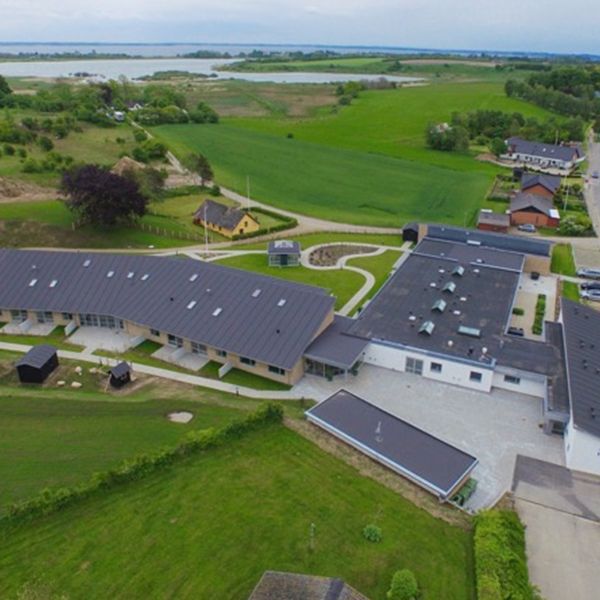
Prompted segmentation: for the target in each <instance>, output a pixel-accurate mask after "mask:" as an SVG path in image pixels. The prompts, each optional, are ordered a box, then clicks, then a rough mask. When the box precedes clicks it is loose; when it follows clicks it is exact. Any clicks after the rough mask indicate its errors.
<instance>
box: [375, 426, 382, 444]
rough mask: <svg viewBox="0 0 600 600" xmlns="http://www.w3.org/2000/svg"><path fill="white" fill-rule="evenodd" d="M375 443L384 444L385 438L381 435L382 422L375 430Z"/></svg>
mask: <svg viewBox="0 0 600 600" xmlns="http://www.w3.org/2000/svg"><path fill="white" fill-rule="evenodd" d="M375 441H376V442H377V443H378V444H381V442H383V436H382V435H381V421H379V422H378V423H377V427H376V429H375Z"/></svg>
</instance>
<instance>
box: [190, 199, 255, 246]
mask: <svg viewBox="0 0 600 600" xmlns="http://www.w3.org/2000/svg"><path fill="white" fill-rule="evenodd" d="M194 223H195V224H196V225H202V227H206V228H207V229H210V230H211V231H215V232H216V233H220V234H221V235H224V236H225V237H228V238H232V237H234V236H236V235H244V234H247V233H254V232H255V231H258V230H259V229H260V223H259V222H258V220H257V219H256V218H255V217H253V216H252V215H251V214H250V213H249V212H247V211H245V210H241V209H239V208H235V207H233V206H225V205H224V204H220V203H219V202H215V201H214V200H208V199H207V200H205V201H204V202H203V203H202V205H201V206H200V208H199V209H198V210H197V211H196V212H195V213H194Z"/></svg>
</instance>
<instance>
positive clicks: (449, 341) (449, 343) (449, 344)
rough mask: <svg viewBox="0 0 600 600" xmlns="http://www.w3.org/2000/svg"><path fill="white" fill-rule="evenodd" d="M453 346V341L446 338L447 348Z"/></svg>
mask: <svg viewBox="0 0 600 600" xmlns="http://www.w3.org/2000/svg"><path fill="white" fill-rule="evenodd" d="M452 346H454V342H453V341H452V340H448V348H452Z"/></svg>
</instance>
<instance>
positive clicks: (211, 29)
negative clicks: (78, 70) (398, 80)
mask: <svg viewBox="0 0 600 600" xmlns="http://www.w3.org/2000/svg"><path fill="white" fill-rule="evenodd" d="M599 32H600V10H599V9H598V0H570V1H569V2H568V3H566V4H565V3H564V2H559V0H537V1H535V2H534V1H533V0H501V1H498V0H494V1H491V0H449V1H446V0H424V1H418V0H126V1H124V0H99V1H96V2H85V1H82V0H0V41H3V42H24V41H58V42H61V41H64V42H147V43H152V42H154V43H157V42H181V43H194V42H197V43H202V42H205V43H250V44H252V43H273V44H326V45H383V46H402V47H421V48H453V49H490V50H508V51H536V52H538V51H539V52H544V51H548V52H564V53H592V54H600V34H599Z"/></svg>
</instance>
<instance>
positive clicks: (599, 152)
mask: <svg viewBox="0 0 600 600" xmlns="http://www.w3.org/2000/svg"><path fill="white" fill-rule="evenodd" d="M588 165H589V169H588V182H587V184H586V186H585V198H586V202H587V206H588V213H589V215H590V218H591V219H592V223H593V224H594V230H595V232H596V235H598V236H600V178H599V179H594V178H593V177H592V174H593V173H600V144H599V143H597V142H591V141H590V144H589V148H588Z"/></svg>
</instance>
